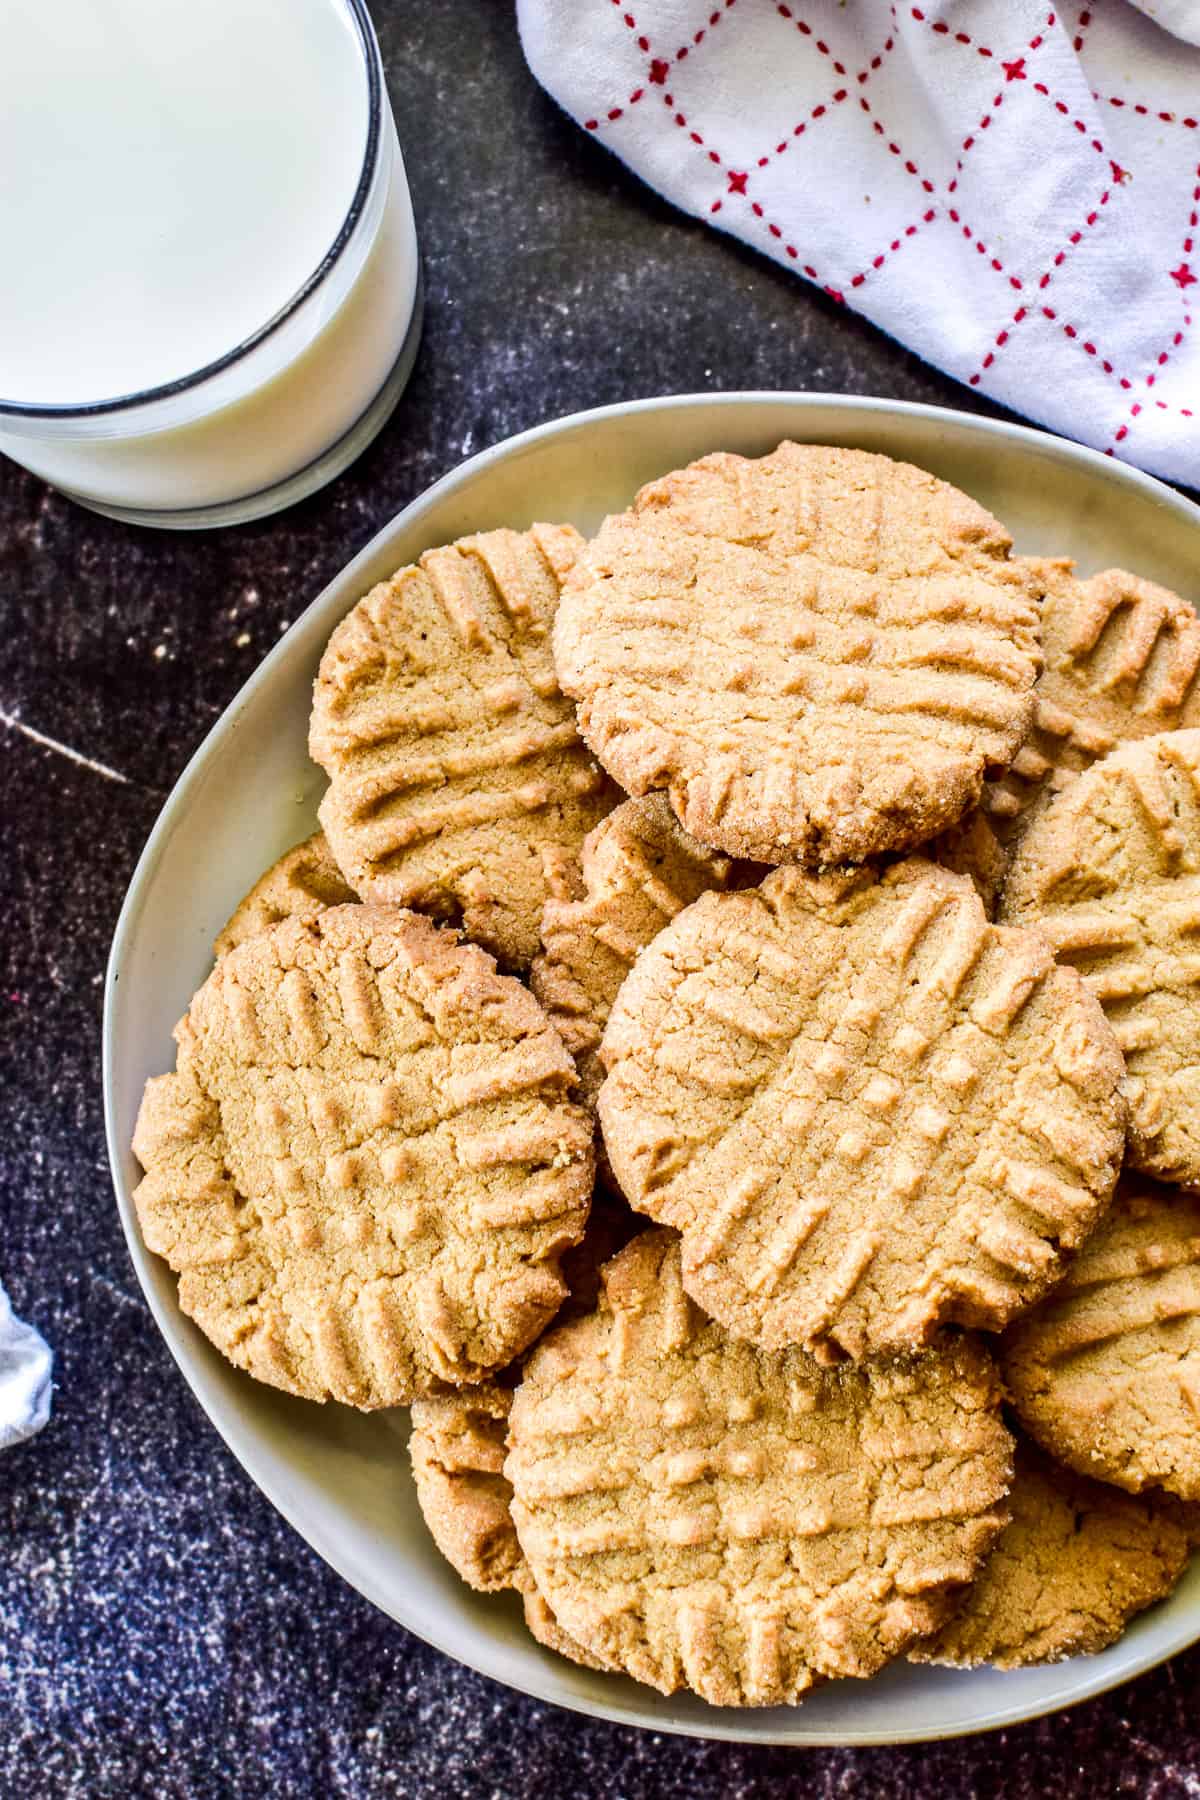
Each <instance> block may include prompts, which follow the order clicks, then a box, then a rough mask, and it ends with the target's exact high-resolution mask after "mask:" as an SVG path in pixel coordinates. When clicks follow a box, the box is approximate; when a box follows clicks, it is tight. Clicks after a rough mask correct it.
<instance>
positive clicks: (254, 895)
mask: <svg viewBox="0 0 1200 1800" xmlns="http://www.w3.org/2000/svg"><path fill="white" fill-rule="evenodd" d="M357 899H358V895H357V894H356V893H355V892H354V890H353V888H351V887H348V886H347V884H346V882H345V880H344V878H343V876H342V871H341V870H340V869H339V868H338V866H337V864H336V863H335V862H334V860H333V852H332V851H331V850H330V848H329V845H328V843H327V841H326V838H325V833H324V832H323V831H317V832H314V834H313V836H312V837H310V838H305V840H304V842H303V843H302V844H294V845H293V846H292V848H291V849H290V850H288V851H287V852H286V853H285V854H284V855H283V856H281V857H280V859H279V861H278V862H277V863H273V864H272V865H271V867H270V868H269V869H268V870H267V872H266V874H265V875H262V876H260V877H259V879H258V880H257V881H256V882H255V884H254V886H253V887H252V888H251V889H250V892H249V893H248V894H247V895H246V896H245V898H244V899H243V900H242V901H241V902H240V904H239V905H238V907H237V909H236V911H235V912H234V913H233V914H232V916H231V917H230V919H229V920H228V922H227V923H226V925H225V927H224V929H223V930H222V932H221V935H220V936H219V937H218V938H217V940H216V942H215V943H214V945H213V955H214V956H217V957H221V956H224V955H225V954H226V952H227V951H229V950H236V949H237V946H238V945H239V944H244V943H245V941H246V939H247V938H252V937H257V936H258V934H259V932H260V931H269V930H270V928H271V926H272V925H278V924H280V923H281V922H282V920H284V919H292V918H297V917H299V916H302V915H303V916H305V917H307V916H308V915H309V914H311V913H315V912H320V911H322V909H323V908H324V907H326V906H349V905H352V904H353V903H354V901H355V900H357Z"/></svg>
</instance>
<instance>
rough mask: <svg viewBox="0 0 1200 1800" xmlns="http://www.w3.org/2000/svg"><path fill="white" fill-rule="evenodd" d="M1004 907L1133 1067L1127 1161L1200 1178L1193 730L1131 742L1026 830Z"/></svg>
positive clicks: (1199, 933)
mask: <svg viewBox="0 0 1200 1800" xmlns="http://www.w3.org/2000/svg"><path fill="white" fill-rule="evenodd" d="M1001 915H1002V917H1003V918H1005V919H1008V920H1011V921H1014V922H1019V923H1021V924H1027V925H1033V926H1036V928H1037V929H1038V930H1039V931H1041V932H1042V933H1044V934H1045V936H1046V937H1047V938H1048V939H1049V941H1050V943H1051V944H1052V945H1053V946H1054V950H1055V953H1056V955H1057V956H1058V958H1059V960H1060V961H1061V962H1068V963H1072V964H1074V965H1075V967H1076V968H1078V969H1079V971H1080V973H1081V974H1082V975H1083V978H1084V981H1085V982H1086V983H1087V986H1088V987H1089V988H1090V989H1091V991H1092V993H1093V994H1095V995H1096V996H1097V998H1098V999H1099V1001H1100V1002H1101V1004H1102V1005H1103V1007H1104V1010H1105V1012H1106V1013H1107V1015H1108V1018H1109V1020H1110V1022H1111V1024H1112V1027H1113V1030H1114V1031H1115V1032H1116V1035H1117V1041H1118V1042H1119V1044H1120V1046H1121V1049H1122V1050H1123V1051H1124V1053H1125V1060H1126V1062H1127V1064H1128V1066H1129V1080H1128V1084H1127V1093H1128V1097H1129V1111H1130V1133H1129V1161H1130V1164H1131V1166H1132V1167H1134V1168H1136V1169H1142V1170H1144V1171H1146V1172H1147V1173H1149V1174H1152V1175H1157V1176H1159V1177H1160V1179H1162V1180H1164V1181H1180V1182H1200V731H1174V732H1167V733H1165V734H1164V735H1163V736H1161V737H1153V738H1146V739H1144V740H1143V741H1142V742H1141V743H1135V744H1126V745H1124V746H1123V747H1122V748H1121V749H1120V750H1117V751H1114V752H1113V754H1112V755H1111V756H1106V757H1105V758H1104V760H1103V761H1102V762H1098V763H1094V764H1093V765H1092V767H1091V768H1090V769H1088V770H1087V771H1086V772H1085V773H1083V774H1082V775H1077V776H1076V777H1075V779H1074V781H1073V782H1072V783H1071V785H1070V786H1069V787H1067V788H1066V789H1064V790H1063V791H1062V792H1061V793H1059V794H1056V795H1055V796H1054V798H1053V799H1052V800H1051V801H1050V802H1049V804H1048V805H1047V806H1046V807H1045V809H1044V810H1039V812H1038V815H1037V817H1036V818H1035V819H1034V820H1033V821H1032V822H1031V824H1030V825H1029V827H1028V829H1027V830H1025V831H1024V832H1023V833H1022V835H1021V838H1020V841H1019V844H1018V846H1017V849H1016V851H1015V853H1014V856H1013V859H1012V864H1011V866H1010V869H1009V874H1008V879H1007V881H1006V883H1005V888H1004V894H1003V899H1002V903H1001Z"/></svg>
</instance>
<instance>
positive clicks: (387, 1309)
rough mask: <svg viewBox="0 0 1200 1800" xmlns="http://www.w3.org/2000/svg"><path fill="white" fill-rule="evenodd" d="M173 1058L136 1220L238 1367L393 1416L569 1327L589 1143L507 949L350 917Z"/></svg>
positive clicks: (294, 938)
mask: <svg viewBox="0 0 1200 1800" xmlns="http://www.w3.org/2000/svg"><path fill="white" fill-rule="evenodd" d="M175 1036H176V1041H177V1043H178V1047H179V1048H178V1057H177V1065H176V1069H175V1071H174V1072H173V1073H172V1074H169V1075H161V1076H158V1077H156V1078H155V1079H153V1080H151V1081H150V1082H148V1083H147V1086H146V1093H145V1096H144V1098H143V1101H142V1107H141V1112H140V1114H139V1117H138V1123H137V1131H136V1134H135V1137H134V1146H133V1147H134V1152H135V1154H136V1155H137V1157H138V1159H139V1161H140V1162H141V1163H142V1166H143V1167H144V1169H145V1170H146V1175H145V1178H144V1180H143V1181H142V1182H141V1184H140V1186H139V1187H138V1189H137V1191H136V1193H135V1195H134V1201H135V1205H136V1207H137V1213H138V1218H139V1221H140V1223H141V1228H142V1233H143V1236H144V1237H145V1240H146V1243H147V1245H148V1247H149V1248H150V1249H151V1250H154V1251H156V1252H158V1254H159V1255H161V1256H164V1257H165V1258H166V1259H167V1261H168V1262H169V1263H170V1264H171V1266H172V1268H174V1269H175V1270H176V1271H177V1272H178V1273H179V1276H180V1281H179V1300H180V1305H181V1306H182V1307H183V1310H184V1311H185V1312H186V1313H188V1314H190V1316H191V1317H192V1318H193V1319H195V1320H196V1322H197V1324H198V1325H199V1326H200V1327H201V1329H202V1330H203V1331H205V1332H206V1333H207V1335H208V1336H209V1337H210V1338H211V1339H212V1341H213V1342H214V1343H215V1344H216V1345H217V1347H218V1349H220V1350H222V1351H224V1353H225V1355H226V1356H228V1357H229V1359H230V1360H231V1361H232V1362H234V1363H236V1364H237V1365H238V1366H239V1367H240V1368H243V1369H248V1370H249V1371H250V1373H251V1374H252V1375H255V1376H257V1377H258V1378H259V1379H260V1380H263V1381H267V1382H270V1383H271V1384H272V1385H274V1386H276V1387H281V1388H284V1389H286V1390H287V1391H288V1392H289V1393H293V1394H301V1395H304V1396H307V1397H308V1398H310V1399H316V1400H324V1399H327V1398H333V1399H336V1400H343V1401H347V1402H349V1403H351V1404H353V1405H355V1406H360V1407H364V1408H367V1407H376V1406H392V1405H396V1404H398V1403H401V1402H404V1401H407V1400H410V1399H411V1398H412V1397H413V1396H414V1395H415V1394H419V1393H422V1392H428V1391H430V1390H431V1389H432V1388H433V1387H434V1386H435V1385H436V1384H437V1383H438V1382H442V1381H448V1382H452V1383H460V1382H471V1381H478V1380H480V1379H481V1378H482V1377H483V1376H485V1375H487V1374H489V1373H490V1372H492V1371H493V1370H495V1369H498V1368H500V1367H502V1366H503V1365H504V1364H506V1363H508V1362H509V1361H511V1359H512V1358H513V1356H515V1355H516V1354H517V1353H518V1352H520V1351H521V1350H523V1349H524V1348H525V1347H526V1346H527V1345H528V1344H529V1343H530V1342H531V1341H532V1340H533V1339H534V1338H535V1337H536V1336H537V1335H538V1333H539V1332H540V1331H541V1330H542V1328H543V1326H544V1325H545V1324H546V1322H547V1321H548V1320H549V1319H550V1318H552V1317H553V1315H554V1313H555V1312H556V1311H557V1309H558V1306H559V1304H560V1302H561V1300H562V1298H563V1295H564V1293H565V1291H566V1290H565V1285H564V1282H563V1279H562V1276H561V1274H560V1271H559V1258H560V1256H561V1254H562V1252H563V1251H564V1250H565V1249H566V1248H567V1247H568V1246H569V1245H571V1244H573V1243H575V1242H576V1241H577V1240H578V1239H579V1238H580V1237H581V1236H582V1235H583V1231H584V1227H585V1224H586V1221H587V1215H588V1204H589V1199H590V1194H591V1186H592V1174H593V1153H592V1145H591V1136H592V1126H591V1119H590V1117H589V1115H588V1114H587V1113H586V1112H585V1111H584V1109H583V1108H582V1107H580V1106H577V1105H575V1104H573V1103H572V1101H571V1100H570V1099H569V1097H568V1096H569V1093H570V1090H571V1088H572V1086H573V1084H574V1081H575V1070H574V1066H573V1064H572V1062H571V1059H570V1057H569V1056H568V1055H567V1052H566V1051H565V1049H564V1048H563V1045H562V1042H561V1040H560V1039H559V1037H558V1034H557V1033H556V1032H555V1031H553V1030H552V1029H551V1027H550V1025H549V1023H548V1021H547V1019H546V1016H545V1014H544V1013H543V1012H542V1010H541V1008H540V1007H539V1006H538V1004H537V1002H536V1001H535V1000H534V999H533V996H532V995H531V994H529V993H528V992H527V991H526V990H525V989H524V988H523V987H522V986H521V984H520V983H519V982H517V981H515V980H513V979H512V978H511V977H505V976H500V975H498V974H497V973H496V970H495V965H494V963H493V961H492V959H491V957H490V956H488V955H486V953H485V952H484V951H482V950H479V949H477V948H476V947H475V946H474V945H470V944H460V943H459V942H458V940H457V938H456V936H455V935H454V934H453V933H451V932H448V931H445V930H443V929H441V928H439V927H437V926H435V925H432V924H431V923H430V922H429V921H428V920H427V919H424V918H421V917H420V916H419V915H417V914H415V913H409V912H405V911H403V910H402V909H400V908H398V907H373V906H337V907H332V908H329V909H328V910H326V911H324V912H321V913H318V914H317V915H315V916H314V917H312V918H308V919H291V920H287V921H285V922H284V923H283V924H281V925H276V926H274V927H273V928H272V929H270V930H269V931H266V932H264V933H261V934H260V935H259V936H257V937H254V938H251V939H250V940H249V941H248V942H246V943H244V944H242V945H240V946H239V947H238V948H237V949H235V950H231V951H230V952H229V954H228V955H227V956H224V957H222V959H221V961H220V962H219V963H218V964H217V966H216V968H215V969H214V970H213V973H212V974H211V975H210V976H209V978H208V980H207V981H206V982H205V984H204V986H203V987H202V988H201V989H200V991H199V992H198V993H197V994H196V996H195V997H194V999H193V1001H192V1004H191V1006H190V1008H189V1010H188V1012H187V1014H186V1016H185V1017H184V1019H183V1020H182V1021H181V1022H180V1024H179V1025H178V1026H177V1028H176V1033H175Z"/></svg>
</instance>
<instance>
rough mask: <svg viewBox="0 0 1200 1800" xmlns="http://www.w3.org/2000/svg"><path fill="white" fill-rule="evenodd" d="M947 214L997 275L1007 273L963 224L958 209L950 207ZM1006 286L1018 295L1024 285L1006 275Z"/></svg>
mask: <svg viewBox="0 0 1200 1800" xmlns="http://www.w3.org/2000/svg"><path fill="white" fill-rule="evenodd" d="M947 212H948V215H949V217H950V218H951V219H952V220H953V222H954V223H955V224H956V225H957V226H958V228H959V230H960V231H961V232H962V234H963V236H964V237H965V238H966V239H967V241H968V243H972V244H974V246H975V248H976V250H977V251H978V253H979V255H980V256H986V257H988V260H989V261H990V263H991V265H992V268H993V269H995V271H996V273H997V275H1004V274H1006V273H1007V271H1006V270H1005V267H1004V264H1003V263H1002V262H1001V261H1000V258H999V257H998V256H995V255H992V254H991V253H990V252H989V250H988V247H987V245H986V244H985V243H984V241H983V239H982V238H981V237H979V236H977V235H976V233H975V232H974V231H972V230H971V227H970V226H969V225H968V224H966V223H965V222H964V220H963V218H962V215H961V213H959V211H958V209H957V208H956V207H953V206H951V207H949V208H947ZM1008 285H1009V287H1011V288H1015V289H1016V290H1017V292H1018V293H1020V292H1021V291H1022V289H1023V288H1024V286H1025V283H1024V282H1023V281H1022V280H1021V277H1020V276H1019V275H1008Z"/></svg>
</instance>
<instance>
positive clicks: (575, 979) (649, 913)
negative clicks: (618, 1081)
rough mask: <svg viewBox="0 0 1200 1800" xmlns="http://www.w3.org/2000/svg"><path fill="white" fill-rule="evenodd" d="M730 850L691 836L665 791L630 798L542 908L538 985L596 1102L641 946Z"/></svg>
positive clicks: (534, 977) (721, 880) (716, 879)
mask: <svg viewBox="0 0 1200 1800" xmlns="http://www.w3.org/2000/svg"><path fill="white" fill-rule="evenodd" d="M730 870H731V864H730V861H729V858H728V857H726V856H721V855H720V854H719V853H718V852H716V851H713V850H706V849H705V848H704V846H703V845H702V844H698V843H697V842H696V840H695V838H692V837H689V836H688V834H687V832H686V831H684V830H683V829H682V827H681V826H680V825H679V823H678V821H677V820H676V818H675V815H674V813H673V812H672V811H671V809H670V807H669V806H668V805H667V801H666V796H665V795H663V794H649V795H647V796H646V798H645V799H644V800H626V801H624V802H623V803H622V804H621V805H620V806H618V807H617V808H616V810H615V812H611V813H609V815H608V817H607V818H606V819H602V820H601V821H600V823H599V825H597V826H596V827H595V829H594V830H593V831H592V832H590V833H589V835H588V837H587V838H586V840H585V842H584V845H583V856H582V861H581V865H580V870H579V875H578V880H577V882H576V883H573V884H572V890H573V891H568V892H567V893H565V894H563V895H552V896H551V897H550V899H548V900H547V902H546V906H545V910H544V911H543V913H542V946H543V947H542V953H541V955H540V956H538V957H537V958H536V959H535V961H534V964H533V967H532V969H531V970H530V976H529V979H530V985H531V986H532V988H533V991H534V993H535V994H536V995H537V997H538V999H539V1000H540V1001H541V1003H542V1005H543V1006H544V1007H545V1009H546V1012H547V1015H548V1016H549V1019H550V1022H551V1024H552V1025H553V1026H554V1027H555V1029H556V1030H557V1032H558V1034H559V1036H560V1037H561V1038H562V1040H563V1042H564V1044H565V1045H566V1046H567V1049H568V1050H569V1051H570V1052H571V1054H572V1056H573V1057H574V1058H575V1063H576V1066H577V1068H578V1070H579V1080H580V1087H581V1089H582V1091H583V1097H584V1099H585V1100H586V1101H587V1102H588V1104H589V1105H594V1103H595V1099H596V1095H597V1093H598V1092H599V1089H600V1083H601V1082H602V1081H603V1079H604V1069H603V1067H602V1065H601V1062H600V1058H599V1055H598V1054H597V1052H598V1049H599V1044H600V1038H601V1034H602V1033H603V1031H604V1027H605V1025H606V1024H607V1023H608V1015H609V1013H610V1012H611V1010H612V1003H613V1001H614V1000H615V999H616V997H617V992H618V990H619V988H620V986H621V983H622V982H623V981H624V979H625V977H626V975H627V974H628V973H629V970H630V968H631V966H632V964H633V963H634V961H635V959H636V957H637V955H638V952H639V951H640V950H643V949H644V948H645V947H646V945H647V944H648V943H649V942H650V941H651V939H652V938H654V937H656V936H657V935H658V933H659V932H660V931H661V930H662V928H663V926H664V925H668V924H669V923H670V921H671V920H672V919H673V918H674V917H675V915H676V913H678V912H681V911H682V909H683V908H684V907H685V906H687V905H688V904H689V903H690V902H691V901H693V900H695V899H697V898H698V897H699V896H700V895H701V894H703V893H705V892H707V890H708V889H709V888H721V887H724V886H725V884H726V882H727V881H728V880H729V876H730Z"/></svg>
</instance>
